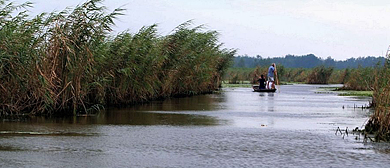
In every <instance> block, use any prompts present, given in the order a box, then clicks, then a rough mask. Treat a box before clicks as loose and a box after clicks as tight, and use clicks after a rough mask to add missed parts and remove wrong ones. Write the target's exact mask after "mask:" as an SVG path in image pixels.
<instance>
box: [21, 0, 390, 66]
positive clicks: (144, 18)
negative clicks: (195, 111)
mask: <svg viewBox="0 0 390 168" xmlns="http://www.w3.org/2000/svg"><path fill="white" fill-rule="evenodd" d="M30 1H31V2H34V3H35V5H34V8H33V9H31V11H32V12H33V13H35V14H36V13H40V12H51V11H53V10H56V11H61V10H63V9H64V8H65V7H66V6H75V5H77V4H80V3H82V2H85V0H30ZM16 2H24V1H23V0H16ZM104 5H106V6H108V7H109V9H110V10H112V9H114V8H117V7H123V8H125V9H127V11H126V12H125V14H126V15H125V16H121V17H120V18H119V20H117V22H116V28H115V30H116V31H117V32H119V31H123V30H126V29H129V30H130V32H134V33H135V32H137V31H138V30H139V29H140V28H141V27H142V26H148V25H152V24H154V23H157V24H158V25H159V26H158V27H159V28H158V29H159V33H160V34H161V35H167V34H169V33H170V32H171V30H173V29H174V28H175V27H176V26H178V25H179V24H181V23H184V22H185V21H188V20H193V21H194V24H195V25H201V24H204V25H206V26H207V29H208V30H217V31H218V32H219V33H220V34H221V35H220V38H219V39H220V42H221V43H224V47H226V48H235V49H238V54H239V55H244V54H247V55H249V56H256V55H261V56H263V57H275V56H285V55H287V54H293V55H304V54H310V53H312V54H315V55H316V56H319V57H322V58H326V57H328V56H331V57H333V58H335V59H337V60H345V59H347V58H350V57H359V56H381V55H385V53H386V50H387V47H388V46H389V45H390V22H389V21H388V18H387V17H388V16H390V1H388V0H371V1H368V0H106V1H104Z"/></svg>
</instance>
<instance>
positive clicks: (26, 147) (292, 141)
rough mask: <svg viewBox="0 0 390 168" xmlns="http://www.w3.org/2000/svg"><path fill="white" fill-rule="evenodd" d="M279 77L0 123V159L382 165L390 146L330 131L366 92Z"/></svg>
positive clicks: (6, 162)
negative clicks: (343, 92)
mask: <svg viewBox="0 0 390 168" xmlns="http://www.w3.org/2000/svg"><path fill="white" fill-rule="evenodd" d="M323 86H327V85H286V86H280V88H279V90H278V91H277V92H276V93H257V92H252V89H251V88H226V89H223V91H221V92H220V93H217V94H210V95H200V96H193V97H187V98H174V99H167V100H165V101H156V102H152V103H149V104H145V105H139V106H134V107H130V108H122V109H106V111H104V112H101V113H100V114H98V115H96V116H92V117H82V116H80V117H71V118H56V119H47V118H32V119H28V120H23V121H18V122H15V121H5V120H4V121H2V122H0V167H388V166H390V145H389V144H388V143H370V142H368V143H365V142H363V138H362V137H360V138H361V139H359V137H358V136H356V135H352V134H351V133H350V134H348V135H340V133H339V134H338V135H335V132H336V129H337V127H340V128H341V129H346V128H347V127H348V129H349V131H351V130H352V129H353V128H355V127H359V128H360V127H361V126H362V125H363V124H364V123H365V122H366V121H367V119H368V117H369V115H370V113H371V112H370V111H369V110H367V109H362V108H354V106H358V107H361V106H365V105H368V103H369V101H370V98H364V97H343V96H337V93H334V92H328V91H326V92H321V91H318V88H319V87H323Z"/></svg>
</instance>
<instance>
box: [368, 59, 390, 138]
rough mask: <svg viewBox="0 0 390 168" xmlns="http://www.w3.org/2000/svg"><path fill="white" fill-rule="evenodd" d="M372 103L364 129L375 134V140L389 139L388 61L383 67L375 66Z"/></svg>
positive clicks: (389, 96)
mask: <svg viewBox="0 0 390 168" xmlns="http://www.w3.org/2000/svg"><path fill="white" fill-rule="evenodd" d="M388 59H390V58H389V56H388ZM374 77H375V83H374V85H373V87H374V93H373V100H372V104H373V106H374V107H375V112H374V114H373V115H372V116H371V118H370V120H369V121H368V123H367V124H366V127H365V130H366V131H367V132H368V133H372V134H375V140H376V141H387V142H388V141H390V84H389V82H390V61H389V60H387V62H386V64H385V66H384V67H383V68H376V70H375V75H374Z"/></svg>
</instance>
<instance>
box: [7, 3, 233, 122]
mask: <svg viewBox="0 0 390 168" xmlns="http://www.w3.org/2000/svg"><path fill="white" fill-rule="evenodd" d="M29 7H31V3H28V2H27V3H24V4H20V5H15V4H13V3H10V2H8V1H6V0H0V10H1V12H0V21H1V22H0V38H1V39H2V40H1V41H0V116H9V115H19V114H25V113H28V114H31V115H76V114H80V113H92V112H93V111H96V110H99V109H101V108H103V107H106V106H110V105H128V104H134V103H141V102H146V101H150V100H153V99H158V98H165V97H170V96H183V95H194V94H200V93H206V92H212V91H214V90H216V89H218V87H220V85H221V81H222V76H223V75H224V72H225V70H226V69H227V67H229V65H230V63H231V60H232V58H233V55H234V54H235V50H232V49H224V48H222V47H221V44H219V43H218V33H217V32H215V31H206V30H204V28H203V27H202V26H198V27H193V26H192V24H191V22H186V23H184V24H182V25H179V26H178V27H177V28H175V29H174V30H173V31H172V33H171V34H169V35H166V36H160V35H158V33H157V26H156V25H152V26H148V27H144V28H142V29H141V30H139V32H137V33H134V34H132V33H129V32H122V33H120V34H118V35H115V36H112V35H111V34H110V32H111V27H112V26H113V25H114V20H115V19H116V18H117V17H118V16H120V15H122V11H123V9H120V8H118V9H115V10H114V11H113V12H109V13H107V11H106V8H105V7H104V6H103V5H102V0H89V1H87V2H85V3H83V4H81V5H78V6H76V7H75V8H67V9H66V10H64V11H61V12H57V13H56V12H54V13H48V14H45V13H43V14H40V15H38V16H35V17H34V18H33V19H31V16H29V15H28V12H27V8H29Z"/></svg>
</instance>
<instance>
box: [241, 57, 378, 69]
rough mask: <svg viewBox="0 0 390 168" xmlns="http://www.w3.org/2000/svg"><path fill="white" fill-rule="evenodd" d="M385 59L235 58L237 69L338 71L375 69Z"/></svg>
mask: <svg viewBox="0 0 390 168" xmlns="http://www.w3.org/2000/svg"><path fill="white" fill-rule="evenodd" d="M384 62H385V58H384V57H372V56H368V57H359V58H349V59H347V60H345V61H336V60H334V59H333V58H331V57H328V58H326V59H322V58H319V57H316V56H315V55H313V54H308V55H302V56H295V55H286V56H285V57H274V58H262V57H261V56H256V57H249V56H238V57H235V58H234V65H233V67H235V68H244V67H245V68H255V67H257V66H269V65H271V63H276V64H278V65H283V66H284V67H286V68H314V67H318V66H321V65H323V66H326V67H334V68H336V69H346V68H358V67H359V66H360V67H373V66H375V65H376V64H378V63H381V64H383V63H384Z"/></svg>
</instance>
